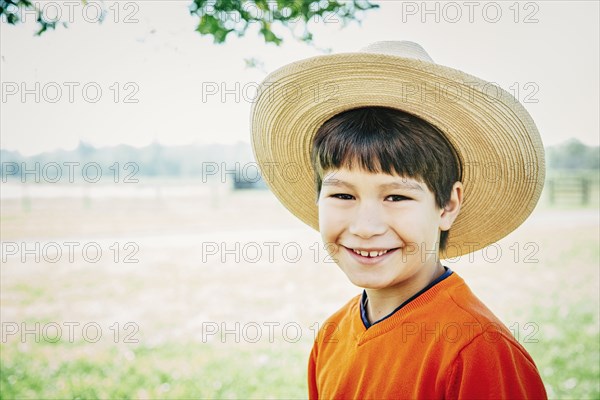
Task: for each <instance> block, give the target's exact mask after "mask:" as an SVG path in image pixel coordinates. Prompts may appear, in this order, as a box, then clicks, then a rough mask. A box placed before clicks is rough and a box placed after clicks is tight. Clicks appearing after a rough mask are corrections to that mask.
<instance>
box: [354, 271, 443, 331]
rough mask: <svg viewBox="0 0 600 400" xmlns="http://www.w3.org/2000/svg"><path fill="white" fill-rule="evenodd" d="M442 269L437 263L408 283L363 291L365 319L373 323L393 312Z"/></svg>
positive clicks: (437, 275)
mask: <svg viewBox="0 0 600 400" xmlns="http://www.w3.org/2000/svg"><path fill="white" fill-rule="evenodd" d="M444 271H445V270H444V267H443V266H442V264H441V263H440V262H439V261H438V262H437V264H436V265H435V266H434V267H433V268H431V270H430V271H428V272H427V273H424V274H418V276H416V277H415V278H414V279H411V280H410V281H409V282H402V284H400V285H398V286H393V287H387V288H383V289H365V291H366V292H367V309H366V311H367V317H368V319H369V322H371V323H373V322H375V321H378V320H380V319H381V318H383V317H385V316H386V315H388V314H390V313H391V312H392V311H394V310H395V309H396V308H398V306H400V305H401V304H402V303H404V302H405V301H406V300H408V299H410V298H411V297H412V296H414V295H415V294H417V293H418V292H419V291H421V290H422V289H423V288H425V287H426V286H427V285H429V284H430V283H431V282H433V281H434V280H436V279H437V278H439V277H440V276H441V275H442V274H443V273H444Z"/></svg>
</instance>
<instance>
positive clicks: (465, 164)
mask: <svg viewBox="0 0 600 400" xmlns="http://www.w3.org/2000/svg"><path fill="white" fill-rule="evenodd" d="M365 106H384V107H392V108H397V109H400V110H403V111H405V112H409V113H411V114H414V115H416V116H418V117H420V118H422V119H423V120H425V121H427V122H429V123H430V124H432V125H434V126H436V127H437V128H438V129H440V130H441V131H442V132H443V133H444V135H445V136H446V139H447V140H448V141H449V142H450V143H451V145H452V146H453V147H454V149H455V150H456V151H457V155H458V158H459V161H460V163H461V166H462V182H463V186H464V202H463V204H462V206H461V211H460V214H459V216H458V217H457V219H456V220H455V222H454V224H453V225H452V228H451V230H450V233H449V237H448V242H447V249H446V251H445V252H443V253H442V254H441V257H442V258H449V257H457V256H460V255H463V254H466V253H469V252H472V251H475V250H478V249H481V248H483V247H486V246H488V245H490V244H492V243H494V242H496V241H498V240H499V239H501V238H503V237H505V236H506V235H508V234H509V233H510V232H512V231H513V230H515V229H516V228H517V227H518V226H519V225H521V224H522V223H523V221H524V220H525V219H526V218H527V217H528V216H529V215H530V214H531V212H532V211H533V209H534V207H535V205H536V203H537V201H538V199H539V197H540V195H541V192H542V188H543V185H544V176H545V162H544V148H543V145H542V141H541V138H540V136H539V133H538V130H537V128H536V126H535V124H534V122H533V120H532V118H531V117H530V115H529V113H528V112H527V111H526V110H525V108H524V107H523V106H522V105H521V104H520V103H519V102H518V101H517V100H516V99H515V98H514V97H513V96H512V95H511V94H509V93H508V92H506V91H504V90H503V89H501V88H500V87H498V86H496V85H491V84H490V83H488V82H486V81H484V80H481V79H479V78H477V77H474V76H471V75H469V74H466V73H464V72H462V71H459V70H455V69H452V68H448V67H445V66H441V65H438V64H434V63H430V62H426V61H420V60H415V59H410V58H402V57H396V56H392V55H384V54H372V53H343V54H335V55H325V56H318V57H313V58H309V59H306V60H301V61H297V62H294V63H292V64H288V65H286V66H284V67H282V68H280V69H279V70H277V71H275V72H273V73H271V74H270V75H268V76H267V78H266V79H265V80H264V81H263V82H262V83H261V85H260V86H259V88H258V94H257V98H256V101H255V102H254V104H253V106H252V111H251V121H250V122H251V129H252V149H253V152H254V156H255V158H256V160H257V162H258V164H259V166H260V168H261V172H262V176H263V178H264V180H265V182H266V183H267V185H268V187H269V188H270V189H271V191H272V192H273V193H274V194H275V196H276V197H277V198H278V199H279V201H281V203H282V204H283V205H284V206H285V207H286V208H287V209H288V210H289V211H290V212H292V213H293V214H294V215H295V216H297V217H298V218H299V219H300V220H302V221H303V222H305V223H306V224H308V225H309V226H311V227H312V228H314V229H316V230H318V229H319V221H318V207H317V204H316V192H315V187H314V171H313V168H312V165H311V161H310V150H311V144H312V139H313V137H314V135H315V133H316V131H317V130H318V128H319V127H320V126H321V125H322V124H323V123H324V122H325V121H327V120H328V119H329V118H331V117H333V116H334V115H336V114H338V113H341V112H343V111H346V110H349V109H353V108H357V107H365Z"/></svg>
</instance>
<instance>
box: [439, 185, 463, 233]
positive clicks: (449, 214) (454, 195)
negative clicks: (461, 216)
mask: <svg viewBox="0 0 600 400" xmlns="http://www.w3.org/2000/svg"><path fill="white" fill-rule="evenodd" d="M462 200H463V185H462V182H454V185H453V186H452V191H451V192H450V200H448V203H447V204H446V205H445V206H444V208H442V210H441V214H440V230H442V231H447V230H448V229H450V227H451V226H452V224H453V223H454V220H455V219H456V217H458V213H459V211H460V206H461V204H462Z"/></svg>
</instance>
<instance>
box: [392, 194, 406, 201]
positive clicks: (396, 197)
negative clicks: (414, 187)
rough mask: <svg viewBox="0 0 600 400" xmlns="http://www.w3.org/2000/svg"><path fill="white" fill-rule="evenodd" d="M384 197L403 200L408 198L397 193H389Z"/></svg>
mask: <svg viewBox="0 0 600 400" xmlns="http://www.w3.org/2000/svg"><path fill="white" fill-rule="evenodd" d="M386 199H390V201H404V200H410V198H409V197H406V196H401V195H399V194H391V195H389V196H388V197H386Z"/></svg>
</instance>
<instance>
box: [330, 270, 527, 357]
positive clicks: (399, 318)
mask: <svg viewBox="0 0 600 400" xmlns="http://www.w3.org/2000/svg"><path fill="white" fill-rule="evenodd" d="M360 302H361V295H357V296H354V297H353V298H352V299H350V300H349V301H348V302H347V303H346V304H344V305H343V306H342V307H341V308H340V309H338V310H337V311H336V312H334V313H333V314H332V315H331V316H330V317H329V318H327V320H326V321H325V323H324V325H323V328H327V329H329V330H331V329H334V330H335V332H337V333H339V334H344V335H347V334H349V335H350V336H352V337H355V338H357V337H359V336H361V337H365V336H367V337H369V336H380V335H384V336H387V337H389V339H390V342H394V341H395V340H396V339H397V338H396V337H395V336H398V335H399V336H400V337H401V338H404V339H406V338H407V336H410V335H417V336H420V337H421V338H424V339H426V338H427V337H429V336H431V337H434V338H437V339H445V340H441V341H442V342H446V343H450V344H452V346H453V347H457V346H458V347H462V346H466V345H467V344H469V343H470V342H471V341H473V340H474V339H475V338H477V337H479V336H482V337H485V339H486V340H488V341H489V340H492V341H496V340H504V341H509V342H512V343H514V344H516V345H517V346H518V347H520V345H519V344H518V342H516V340H514V337H513V335H512V334H511V332H510V330H509V329H508V328H507V327H506V326H505V325H504V324H503V323H502V322H501V320H500V319H499V318H498V317H497V316H496V315H495V314H494V313H493V312H492V311H491V310H490V309H489V308H488V307H487V306H486V305H485V304H484V303H483V302H482V301H481V300H480V299H479V298H478V297H477V296H476V295H475V294H474V293H473V291H472V290H471V289H470V287H469V286H468V285H467V283H466V282H465V281H464V280H463V278H462V277H460V276H459V275H458V274H457V273H456V272H452V274H451V275H450V276H448V277H447V278H446V279H444V280H442V281H441V282H439V283H437V284H436V285H434V286H433V287H431V288H429V289H428V290H427V291H425V292H424V293H421V294H420V295H419V296H417V297H416V298H414V299H412V300H411V301H410V302H408V303H407V304H405V305H403V306H402V307H400V308H399V309H397V310H396V311H395V312H394V313H392V314H390V315H389V316H388V317H386V318H385V319H383V320H381V321H379V322H377V323H375V324H374V325H372V326H371V327H369V328H368V329H367V328H366V327H365V326H364V323H363V322H362V318H361V307H360ZM386 341H387V340H386Z"/></svg>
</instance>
